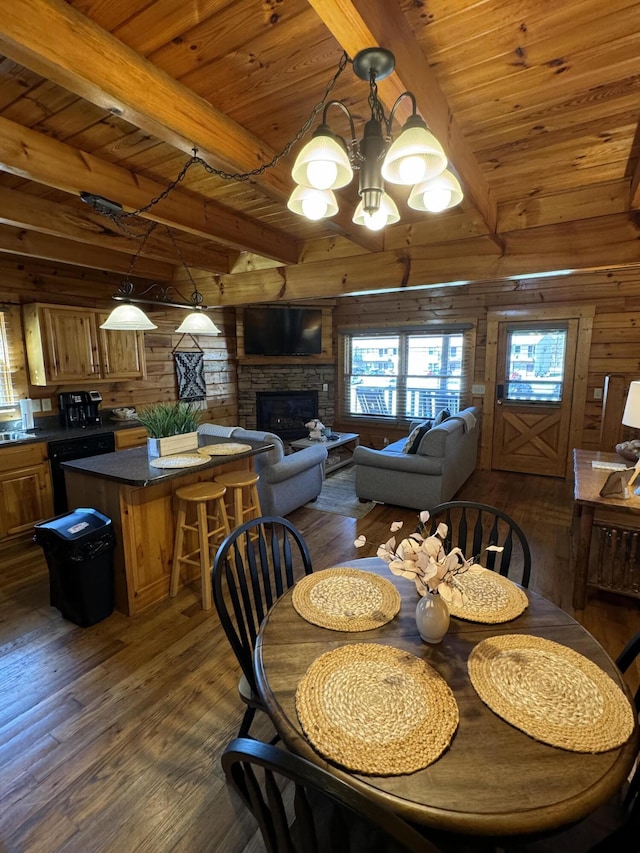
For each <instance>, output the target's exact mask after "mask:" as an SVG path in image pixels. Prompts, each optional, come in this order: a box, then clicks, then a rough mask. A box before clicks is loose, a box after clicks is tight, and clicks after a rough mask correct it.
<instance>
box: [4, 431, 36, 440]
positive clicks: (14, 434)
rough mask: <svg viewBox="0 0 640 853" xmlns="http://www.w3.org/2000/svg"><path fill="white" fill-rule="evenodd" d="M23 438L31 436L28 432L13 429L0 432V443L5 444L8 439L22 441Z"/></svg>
mask: <svg viewBox="0 0 640 853" xmlns="http://www.w3.org/2000/svg"><path fill="white" fill-rule="evenodd" d="M25 438H33V436H32V435H31V434H30V433H28V432H20V430H15V429H14V430H12V431H11V432H0V444H6V443H7V442H8V441H23V440H24V439H25Z"/></svg>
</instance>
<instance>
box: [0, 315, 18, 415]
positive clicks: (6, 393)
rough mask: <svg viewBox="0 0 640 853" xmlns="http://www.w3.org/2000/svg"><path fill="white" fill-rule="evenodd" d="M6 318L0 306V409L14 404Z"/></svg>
mask: <svg viewBox="0 0 640 853" xmlns="http://www.w3.org/2000/svg"><path fill="white" fill-rule="evenodd" d="M8 320H9V313H8V311H7V310H6V309H3V308H0V409H8V408H11V409H12V408H15V404H16V399H15V392H14V389H13V382H12V380H11V354H12V352H13V349H12V342H11V339H10V334H11V324H10V323H9V322H8Z"/></svg>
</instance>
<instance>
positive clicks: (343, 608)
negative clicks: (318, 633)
mask: <svg viewBox="0 0 640 853" xmlns="http://www.w3.org/2000/svg"><path fill="white" fill-rule="evenodd" d="M291 600H292V603H293V606H294V607H295V609H296V610H297V611H298V613H299V614H300V616H302V618H303V619H306V620H307V622H312V623H313V624H314V625H320V627H322V628H331V629H332V630H334V631H369V630H371V629H372V628H379V627H380V626H381V625H385V624H386V623H387V622H391V620H392V619H393V617H394V616H395V615H396V613H397V612H398V611H399V610H400V595H399V593H398V590H397V589H396V588H395V586H394V585H393V584H392V583H391V581H389V580H387V579H386V578H381V577H378V575H374V574H371V572H363V571H361V570H360V569H349V568H340V567H337V568H333V569H325V570H324V571H322V572H314V573H313V574H310V575H307V576H306V577H304V578H302V579H301V580H300V581H298V583H297V584H296V585H295V587H294V588H293V594H292V597H291Z"/></svg>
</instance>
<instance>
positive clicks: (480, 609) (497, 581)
mask: <svg viewBox="0 0 640 853" xmlns="http://www.w3.org/2000/svg"><path fill="white" fill-rule="evenodd" d="M456 581H457V582H458V583H459V585H460V588H461V589H462V591H463V593H464V600H463V603H462V604H460V605H457V606H456V605H455V604H453V603H450V604H449V605H448V607H449V613H450V614H451V615H452V616H457V617H458V618H459V619H467V620H469V621H470V622H484V623H486V624H496V623H498V622H509V621H510V620H511V619H515V618H516V617H517V616H520V614H521V613H523V612H524V611H525V610H526V608H527V607H528V605H529V599H528V598H527V596H526V593H524V592H523V591H522V590H521V589H520V587H519V586H516V584H514V583H513V582H512V581H510V580H509V578H505V577H503V576H502V575H501V574H498V572H492V571H490V570H489V569H484V568H482V569H473V570H471V571H468V572H465V573H464V574H461V575H457V577H456Z"/></svg>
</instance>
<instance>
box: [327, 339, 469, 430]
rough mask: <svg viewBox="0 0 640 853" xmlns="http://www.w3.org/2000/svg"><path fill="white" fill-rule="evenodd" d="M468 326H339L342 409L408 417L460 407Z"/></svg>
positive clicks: (373, 415) (362, 414)
mask: <svg viewBox="0 0 640 853" xmlns="http://www.w3.org/2000/svg"><path fill="white" fill-rule="evenodd" d="M469 328H470V327H469V326H458V327H446V328H435V327H434V328H430V329H429V330H428V331H419V330H415V329H412V330H410V331H401V330H393V331H391V332H390V331H389V330H384V331H373V330H369V331H358V332H343V343H344V347H343V366H344V389H345V395H344V414H345V415H346V416H348V417H349V416H351V417H356V418H357V417H369V418H376V419H380V418H382V419H389V420H394V421H408V420H415V419H417V418H433V417H435V416H436V415H437V413H438V412H439V411H440V410H441V409H448V410H449V411H450V412H451V414H453V413H454V412H457V411H459V410H460V409H461V408H463V405H462V404H461V399H462V398H463V397H464V395H465V392H466V390H467V389H468V388H469V385H470V377H469V373H470V369H469V360H470V359H469V354H470V350H471V346H470V342H469V341H468V340H467V339H466V334H467V330H468V329H469ZM465 355H466V356H467V357H466V358H465Z"/></svg>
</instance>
